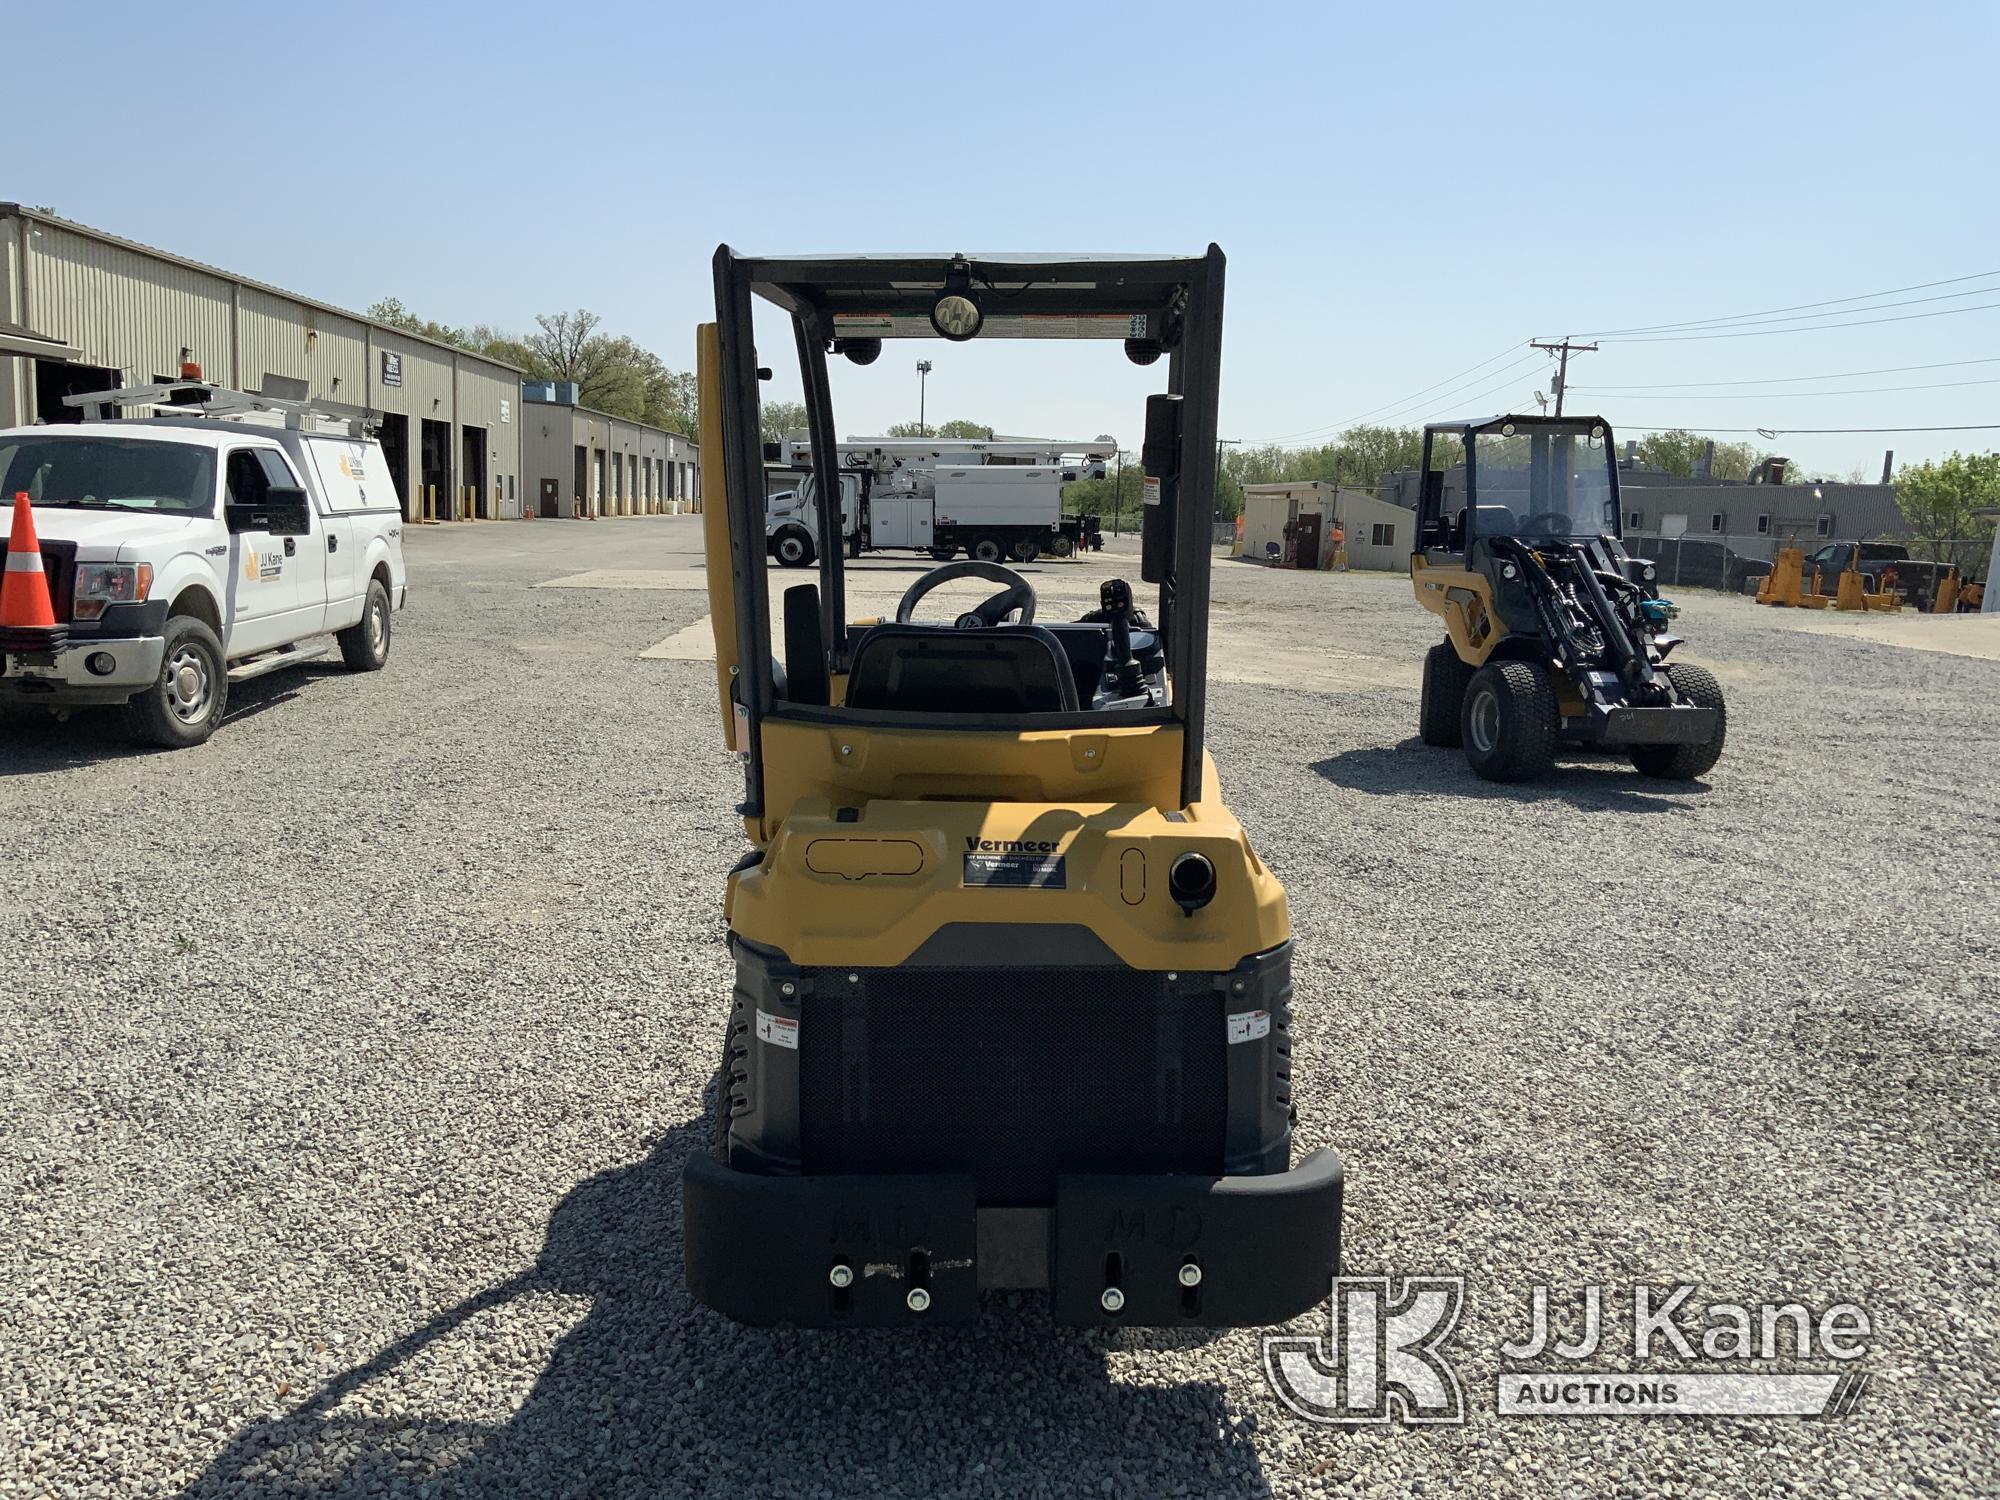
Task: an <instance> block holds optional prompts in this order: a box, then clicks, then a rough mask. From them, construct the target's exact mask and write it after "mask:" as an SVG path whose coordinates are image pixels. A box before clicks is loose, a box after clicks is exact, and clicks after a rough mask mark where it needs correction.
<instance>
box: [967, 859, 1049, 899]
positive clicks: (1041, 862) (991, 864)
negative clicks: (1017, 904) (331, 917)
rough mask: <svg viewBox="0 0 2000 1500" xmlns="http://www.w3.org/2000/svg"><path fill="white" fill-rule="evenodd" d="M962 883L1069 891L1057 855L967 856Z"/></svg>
mask: <svg viewBox="0 0 2000 1500" xmlns="http://www.w3.org/2000/svg"><path fill="white" fill-rule="evenodd" d="M965 883H966V884H967V885H1004V886H1033V887H1038V888H1040V889H1042V890H1052V891H1060V890H1066V889H1067V888H1068V885H1067V882H1066V881H1065V880H1064V878H1063V857H1062V856H1061V855H1060V854H968V855H966V856H965Z"/></svg>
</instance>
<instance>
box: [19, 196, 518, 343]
mask: <svg viewBox="0 0 2000 1500" xmlns="http://www.w3.org/2000/svg"><path fill="white" fill-rule="evenodd" d="M8 218H13V219H27V220H31V221H33V222H34V223H37V224H52V225H54V226H55V227H56V228H58V229H66V230H68V231H69V232H70V233H71V234H81V235H85V236H87V237H89V238H90V239H94V240H97V241H98V242H100V243H101V244H106V245H116V246H118V247H119V248H120V249H122V250H136V251H138V252H139V253H140V254H141V255H150V256H153V257H154V258H155V259H157V260H164V261H167V262H168V263H170V264H172V265H176V266H185V267H186V268H187V269H188V270H191V271H200V272H202V273H203V274H204V275H208V276H214V277H218V278H220V279H221V280H223V281H230V282H234V283H235V284H236V285H238V286H247V287H254V288H255V289H256V290H258V291H260V292H268V293H270V295H272V296H274V297H285V298H288V299H290V300H291V301H293V302H296V303H299V304H300V305H301V306H304V307H310V308H314V309H316V310H317V311H319V312H325V313H332V314H333V315H334V316H335V317H337V318H347V319H349V320H350V321H352V322H356V323H360V324H363V325H365V326H366V327H369V328H379V329H380V330H382V332H384V333H393V334H395V335H396V336H397V337H398V338H405V339H410V340H412V341H414V342H416V343H419V344H428V345H430V346H431V347H432V348H433V349H442V350H444V351H446V352H447V353H450V354H456V355H458V356H460V357H461V358H464V359H476V360H478V361H479V362H480V363H481V364H487V365H492V366H493V367H494V368H495V369H498V370H508V371H511V372H512V373H514V374H515V375H521V374H524V373H526V372H525V371H523V370H522V369H521V367H520V366H519V365H510V364H508V363H507V361H506V360H504V359H495V358H494V357H493V356H492V355H490V354H481V353H480V352H479V351H478V350H477V349H466V348H463V347H461V346H460V345H458V344H452V343H447V342H446V341H445V340H443V339H434V338H432V337H431V336H430V335H429V334H425V333H412V332H411V331H410V330H409V329H407V328H398V327H397V326H396V325H395V324H394V323H384V322H383V321H382V320H381V319H380V318H371V317H369V316H368V315H367V314H366V313H358V312H354V311H351V310H350V309H348V308H345V307H336V306H335V305H334V304H333V303H331V302H321V301H320V300H319V299H317V298H315V297H303V296H300V295H299V293H297V292H288V291H286V290H285V289H284V288H283V287H281V286H273V285H272V284H271V283H270V282H268V281H258V280H257V279H256V278H255V277H251V276H239V275H238V274H237V273H236V272H234V271H225V270H224V269H223V268H222V267H221V266H211V265H209V264H208V263H207V262H206V261H200V260H193V259H190V258H189V257H188V256H185V255H176V254H174V253H173V251H171V250H162V249H160V248H159V247H158V246H157V245H148V244H145V243H143V242H142V241H139V240H128V239H126V238H125V237H124V236H123V235H118V234H112V233H110V232H109V231H108V230H103V229H96V228H93V227H92V226H90V225H88V224H79V223H78V222H77V221H76V220H74V219H65V218H63V217H62V216H61V215H60V214H52V213H44V212H43V211H42V210H41V209H39V208H28V207H25V206H24V205H22V204H19V203H0V219H8Z"/></svg>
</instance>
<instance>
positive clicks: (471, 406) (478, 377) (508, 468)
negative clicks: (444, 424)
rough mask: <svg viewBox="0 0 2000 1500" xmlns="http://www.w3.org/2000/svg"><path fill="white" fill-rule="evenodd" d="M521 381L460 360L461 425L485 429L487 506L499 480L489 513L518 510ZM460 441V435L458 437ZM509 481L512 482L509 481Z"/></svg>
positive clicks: (517, 512) (511, 513)
mask: <svg viewBox="0 0 2000 1500" xmlns="http://www.w3.org/2000/svg"><path fill="white" fill-rule="evenodd" d="M520 419H521V384H520V381H519V380H517V379H516V378H515V377H514V376H513V375H512V374H508V373H505V372H501V371H497V370H495V369H494V368H493V367H492V366H490V365H484V364H478V363H475V362H474V361H473V360H472V359H471V358H470V357H467V358H465V359H463V360H461V361H460V362H459V370H458V420H459V423H460V425H461V428H463V427H483V428H485V429H486V494H487V498H488V505H489V507H491V506H492V504H493V500H492V497H493V495H494V493H495V486H494V481H495V480H498V481H499V487H498V494H499V501H498V509H497V510H494V509H491V508H489V510H488V514H489V515H498V516H500V517H502V518H512V517H515V516H518V515H520V514H521V494H520V473H521V439H520ZM460 442H461V444H462V443H463V438H461V439H460ZM510 481H511V482H510Z"/></svg>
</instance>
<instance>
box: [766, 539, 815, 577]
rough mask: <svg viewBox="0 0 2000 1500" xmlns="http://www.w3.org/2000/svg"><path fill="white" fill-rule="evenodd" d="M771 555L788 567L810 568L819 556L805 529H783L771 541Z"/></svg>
mask: <svg viewBox="0 0 2000 1500" xmlns="http://www.w3.org/2000/svg"><path fill="white" fill-rule="evenodd" d="M771 555H772V556H773V557H775V558H777V559H778V561H779V562H780V563H781V564H783V565H784V566H785V567H787V568H809V567H811V566H812V564H813V560H814V559H815V558H816V557H817V556H818V553H817V552H815V551H814V549H813V544H812V538H811V537H809V536H807V535H806V534H805V533H804V532H803V531H799V530H796V529H794V530H790V531H781V532H779V533H778V535H777V536H776V537H775V538H774V539H773V540H772V542H771Z"/></svg>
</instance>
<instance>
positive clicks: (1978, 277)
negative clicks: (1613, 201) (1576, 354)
mask: <svg viewBox="0 0 2000 1500" xmlns="http://www.w3.org/2000/svg"><path fill="white" fill-rule="evenodd" d="M1993 276H2000V271H1979V272H1975V273H1974V274H1973V275H1970V276H1949V277H1946V278H1945V279H1944V280H1942V281H1920V282H1918V283H1916V284H1915V285H1914V286H1892V287H1889V288H1888V289H1886V290H1884V291H1880V292H1862V293H1861V294H1859V295H1858V296H1853V297H1830V298H1828V299H1827V300H1826V301H1824V302H1794V303H1793V304H1792V305H1791V306H1789V307H1767V308H1765V309H1764V310H1763V311H1762V312H1750V313H1731V314H1729V315H1728V316H1727V317H1720V318H1691V319H1688V320H1686V321H1684V322H1679V323H1653V324H1649V325H1644V326H1641V327H1637V328H1599V329H1595V330H1587V331H1586V332H1585V333H1584V334H1583V337H1585V338H1615V337H1618V336H1621V335H1624V334H1634V333H1666V332H1671V331H1674V330H1678V329H1684V328H1700V327H1705V326H1708V325H1712V324H1716V323H1735V322H1741V321H1743V320H1744V319H1747V318H1765V317H1770V316H1772V315H1774V314H1776V313H1789V312H1802V311H1804V310H1806V309H1808V308H1814V307H1839V306H1841V305H1842V304H1843V303H1848V302H1873V301H1874V300H1875V299H1876V298H1877V297H1896V296H1900V295H1901V294H1902V293H1904V292H1927V291H1929V290H1930V289H1931V288H1932V287H1934V286H1956V285H1958V284H1959V283H1960V282H1964V281H1984V280H1986V279H1987V278H1989V277H1993ZM1961 295H1975V294H1972V293H1964V294H1961Z"/></svg>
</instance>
